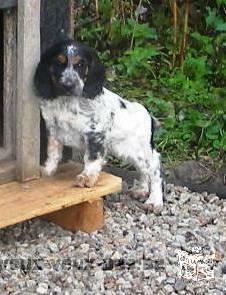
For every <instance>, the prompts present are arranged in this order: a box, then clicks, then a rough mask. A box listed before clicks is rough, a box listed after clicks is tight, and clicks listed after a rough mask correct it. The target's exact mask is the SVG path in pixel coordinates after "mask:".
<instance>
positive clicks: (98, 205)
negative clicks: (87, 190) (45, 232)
mask: <svg viewBox="0 0 226 295" xmlns="http://www.w3.org/2000/svg"><path fill="white" fill-rule="evenodd" d="M43 219H44V220H47V221H50V222H54V223H56V224H57V225H60V226H61V227H63V228H65V229H67V230H70V231H73V232H76V231H78V230H81V231H83V232H87V233H91V232H93V231H96V230H99V229H101V228H102V227H103V226H104V210H103V199H98V200H94V201H92V202H84V203H81V204H78V205H75V206H72V207H69V208H66V209H62V210H59V211H57V212H53V213H50V214H48V215H46V216H44V217H43Z"/></svg>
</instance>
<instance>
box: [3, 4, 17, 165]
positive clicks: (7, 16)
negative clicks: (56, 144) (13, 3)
mask: <svg viewBox="0 0 226 295" xmlns="http://www.w3.org/2000/svg"><path fill="white" fill-rule="evenodd" d="M16 28H17V12H16V9H11V10H8V12H7V13H4V87H3V107H4V108H3V109H4V129H3V130H4V133H3V135H4V148H5V150H6V151H5V155H4V156H5V160H6V159H7V158H8V159H9V158H10V159H12V158H15V134H16V130H15V108H16V88H17V87H16V75H17V66H16V64H17V44H16V40H17V39H16Z"/></svg>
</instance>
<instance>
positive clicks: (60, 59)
mask: <svg viewBox="0 0 226 295" xmlns="http://www.w3.org/2000/svg"><path fill="white" fill-rule="evenodd" d="M57 61H58V62H59V63H60V64H64V63H66V61H67V58H66V56H65V55H63V54H59V55H58V56H57Z"/></svg>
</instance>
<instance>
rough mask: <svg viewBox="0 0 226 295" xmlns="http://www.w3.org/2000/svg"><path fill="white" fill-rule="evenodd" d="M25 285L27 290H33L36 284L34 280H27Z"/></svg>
mask: <svg viewBox="0 0 226 295" xmlns="http://www.w3.org/2000/svg"><path fill="white" fill-rule="evenodd" d="M26 284H27V287H28V288H34V287H35V286H36V282H35V281H34V280H27V281H26Z"/></svg>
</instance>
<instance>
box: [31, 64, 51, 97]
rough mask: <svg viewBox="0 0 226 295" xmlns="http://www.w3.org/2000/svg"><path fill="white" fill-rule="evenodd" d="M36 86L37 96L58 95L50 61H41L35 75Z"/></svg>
mask: <svg viewBox="0 0 226 295" xmlns="http://www.w3.org/2000/svg"><path fill="white" fill-rule="evenodd" d="M34 86H35V90H36V94H37V96H40V97H43V98H45V99H54V98H55V97H56V95H55V91H54V87H53V82H52V79H51V75H50V71H49V66H48V63H46V62H45V61H42V60H41V61H40V62H39V64H38V66H37V68H36V71H35V75H34Z"/></svg>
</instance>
